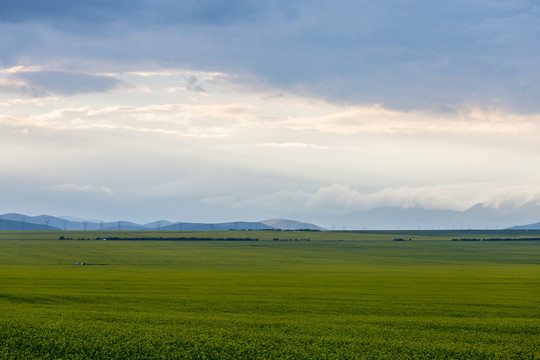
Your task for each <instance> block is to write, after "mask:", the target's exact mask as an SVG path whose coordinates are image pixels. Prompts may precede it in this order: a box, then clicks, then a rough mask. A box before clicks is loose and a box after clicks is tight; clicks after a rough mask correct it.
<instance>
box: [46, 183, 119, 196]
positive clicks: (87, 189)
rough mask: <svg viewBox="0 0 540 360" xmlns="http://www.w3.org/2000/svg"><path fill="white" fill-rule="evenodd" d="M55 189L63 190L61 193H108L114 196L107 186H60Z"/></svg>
mask: <svg viewBox="0 0 540 360" xmlns="http://www.w3.org/2000/svg"><path fill="white" fill-rule="evenodd" d="M53 189H56V190H61V191H68V192H77V193H80V192H83V193H87V192H90V193H92V192H99V193H106V194H113V193H114V191H113V190H111V189H110V188H108V187H107V186H94V185H87V184H71V183H69V184H60V185H56V186H54V187H53Z"/></svg>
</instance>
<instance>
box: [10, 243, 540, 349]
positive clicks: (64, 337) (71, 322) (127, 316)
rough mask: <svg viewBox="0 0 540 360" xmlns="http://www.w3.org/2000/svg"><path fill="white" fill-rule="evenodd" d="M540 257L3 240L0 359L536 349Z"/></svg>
mask: <svg viewBox="0 0 540 360" xmlns="http://www.w3.org/2000/svg"><path fill="white" fill-rule="evenodd" d="M288 235H290V234H288ZM317 235H318V234H317ZM386 235H388V234H386ZM246 236H247V235H246ZM392 236H394V235H391V236H390V237H389V238H391V237H392ZM298 237H300V236H298ZM385 239H386V238H385ZM365 240H369V238H366V239H365ZM77 261H85V262H87V263H89V264H101V265H90V266H74V265H72V264H74V263H75V262H77ZM539 265H540V243H538V242H519V243H514V242H501V243H498V242H497V243H495V242H474V243H462V242H447V241H444V242H443V241H418V242H416V241H412V242H392V241H391V240H389V241H386V240H380V241H343V242H334V241H332V242H324V241H310V242H294V241H292V242H273V241H260V242H256V243H232V242H230V243H217V242H200V243H193V242H170V241H169V242H165V241H76V240H75V241H61V240H40V241H26V240H2V241H0V284H2V287H1V288H0V358H2V359H22V358H45V359H47V358H50V359H89V358H95V359H107V358H117V359H118V358H126V359H127V358H129V359H174V358H178V359H180V358H182V359H185V358H197V359H230V358H245V359H256V358H259V359H264V358H294V359H297V358H301V359H307V358H310V359H311V358H313V359H354V358H358V359H360V358H366V359H381V358H382V359H384V358H387V359H425V358H437V359H445V358H446V359H538V358H540V345H539V344H540V334H539V333H540V321H539V318H540V307H539V296H540V266H539Z"/></svg>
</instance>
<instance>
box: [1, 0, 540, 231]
mask: <svg viewBox="0 0 540 360" xmlns="http://www.w3.org/2000/svg"><path fill="white" fill-rule="evenodd" d="M0 33H1V34H2V36H1V37H0V150H1V151H0V191H1V194H2V195H1V197H0V213H7V212H20V213H24V214H27V215H40V214H50V215H57V216H60V215H72V216H77V217H80V218H84V219H100V220H106V221H114V220H131V221H138V222H146V221H148V222H149V221H152V220H157V219H165V220H169V221H205V222H220V221H236V220H247V221H257V220H264V219H269V218H278V217H287V216H288V217H291V216H298V215H300V214H303V215H305V216H308V215H309V214H345V213H347V212H351V211H355V210H369V209H374V208H378V207H389V206H397V207H402V208H425V209H448V210H465V209H467V208H469V207H470V206H472V205H474V204H476V203H478V202H485V203H486V204H489V205H490V206H493V207H505V206H507V207H512V206H514V207H515V206H517V205H520V204H522V203H524V202H537V203H538V202H539V200H540V185H539V184H540V167H539V166H538V159H539V157H540V141H539V140H538V139H539V138H540V101H539V99H540V71H538V64H540V4H538V2H537V1H525V0H523V1H521V0H506V1H503V0H467V1H464V0H463V1H462V0H456V1H442V0H430V1H427V0H410V1H402V0H395V1H385V0H383V1H362V0H335V1H318V0H313V1H309V2H307V1H296V0H289V1H279V0H226V1H225V0H202V1H201V0H197V1H195V0H183V1H173V0H152V1H150V0H130V1H126V0H120V1H115V0H111V1H104V0H88V1H84V2H83V1H69V0H50V1H46V2H44V1H41V0H18V1H5V2H3V3H2V10H1V11H0Z"/></svg>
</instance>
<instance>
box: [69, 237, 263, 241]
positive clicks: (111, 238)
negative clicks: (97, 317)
mask: <svg viewBox="0 0 540 360" xmlns="http://www.w3.org/2000/svg"><path fill="white" fill-rule="evenodd" d="M62 238H63V236H61V237H60V240H68V239H67V238H64V239H62ZM95 240H107V241H109V240H124V241H148V240H154V241H259V239H257V238H255V239H253V238H211V237H153V236H152V237H116V236H115V237H106V238H105V237H103V238H101V237H98V238H96V239H95Z"/></svg>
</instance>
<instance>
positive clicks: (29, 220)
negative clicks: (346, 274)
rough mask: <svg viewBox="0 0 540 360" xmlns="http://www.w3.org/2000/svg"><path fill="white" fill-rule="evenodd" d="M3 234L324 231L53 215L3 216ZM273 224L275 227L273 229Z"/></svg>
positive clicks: (279, 223) (285, 225)
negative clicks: (4, 232)
mask: <svg viewBox="0 0 540 360" xmlns="http://www.w3.org/2000/svg"><path fill="white" fill-rule="evenodd" d="M2 223H3V224H4V226H3V227H0V230H23V226H24V230H47V229H49V230H78V231H81V230H103V231H115V230H123V231H126V230H133V231H137V230H169V231H178V230H187V231H222V230H274V229H280V230H298V229H310V230H322V228H320V227H318V226H317V225H314V224H309V223H301V222H298V221H293V220H285V219H280V220H266V221H264V222H259V221H234V222H225V223H192V222H178V223H172V222H170V221H167V220H157V221H153V222H150V223H146V224H144V225H141V224H137V223H134V222H131V221H112V222H102V221H95V220H94V221H86V220H80V219H78V218H75V217H72V216H66V217H64V218H62V217H57V216H51V215H39V216H28V215H23V214H17V213H10V214H4V215H0V226H1V225H2ZM272 224H273V225H272Z"/></svg>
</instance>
